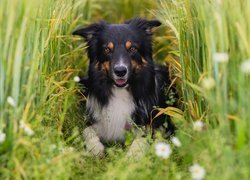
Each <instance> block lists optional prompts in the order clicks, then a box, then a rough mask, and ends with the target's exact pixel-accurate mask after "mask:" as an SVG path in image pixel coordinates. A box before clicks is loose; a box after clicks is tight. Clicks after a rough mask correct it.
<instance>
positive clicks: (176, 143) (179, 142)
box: [171, 137, 181, 147]
mask: <svg viewBox="0 0 250 180" xmlns="http://www.w3.org/2000/svg"><path fill="white" fill-rule="evenodd" d="M171 141H172V143H173V144H174V145H175V146H176V147H181V141H180V140H179V139H178V138H177V137H172V138H171Z"/></svg>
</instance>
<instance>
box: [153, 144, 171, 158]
mask: <svg viewBox="0 0 250 180" xmlns="http://www.w3.org/2000/svg"><path fill="white" fill-rule="evenodd" d="M171 153H172V150H171V148H170V145H169V144H166V143H163V142H160V143H157V144H156V145H155V154H156V155H157V156H159V157H162V158H164V159H167V158H168V157H169V156H170V154H171Z"/></svg>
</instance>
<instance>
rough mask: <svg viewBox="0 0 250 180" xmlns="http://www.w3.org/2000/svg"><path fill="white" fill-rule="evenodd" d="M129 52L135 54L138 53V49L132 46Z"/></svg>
mask: <svg viewBox="0 0 250 180" xmlns="http://www.w3.org/2000/svg"><path fill="white" fill-rule="evenodd" d="M129 51H130V52H132V53H135V52H137V48H136V47H134V46H132V47H131V48H129Z"/></svg>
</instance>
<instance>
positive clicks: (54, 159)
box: [0, 0, 250, 179]
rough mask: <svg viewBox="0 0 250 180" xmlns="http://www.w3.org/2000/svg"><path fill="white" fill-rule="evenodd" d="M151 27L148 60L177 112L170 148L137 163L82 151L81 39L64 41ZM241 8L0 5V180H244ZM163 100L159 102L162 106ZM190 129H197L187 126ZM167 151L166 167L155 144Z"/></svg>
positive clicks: (62, 2) (12, 0)
mask: <svg viewBox="0 0 250 180" xmlns="http://www.w3.org/2000/svg"><path fill="white" fill-rule="evenodd" d="M132 17H144V18H149V19H153V18H156V19H159V20H161V22H162V23H163V26H162V27H160V28H159V29H157V31H156V33H155V36H154V49H155V51H154V52H155V53H154V59H155V61H156V62H158V63H166V64H168V65H169V67H170V69H171V74H172V80H173V83H174V84H176V86H177V88H178V93H179V96H180V99H179V100H178V101H179V104H180V107H179V109H171V108H168V109H165V110H162V111H161V112H162V113H166V114H168V115H170V116H171V117H172V119H173V121H174V122H175V123H176V125H177V127H178V131H177V134H176V137H177V138H178V139H179V140H180V142H181V144H182V145H181V146H180V147H176V146H174V144H173V143H172V142H170V141H168V140H164V139H162V138H161V137H160V135H159V137H158V138H157V139H156V140H155V141H154V142H153V141H152V140H150V139H149V140H148V141H149V144H150V148H148V149H147V151H146V154H145V155H144V156H143V157H141V158H138V159H137V160H133V159H132V160H128V159H127V158H126V154H127V151H128V149H129V147H130V142H128V143H127V145H126V147H125V148H124V147H120V146H119V145H118V144H117V145H114V146H110V147H109V148H108V149H107V154H106V155H105V156H104V157H102V158H94V157H92V156H91V155H89V153H88V152H86V151H85V149H84V141H83V139H82V135H81V131H82V128H83V127H84V126H85V125H84V120H85V117H84V109H83V108H82V106H81V104H82V102H84V101H85V98H84V96H80V95H79V94H80V93H81V92H80V88H79V87H78V85H77V83H75V82H74V80H73V79H74V76H76V75H78V74H83V73H84V72H85V71H86V67H87V65H88V60H87V58H86V55H85V53H84V49H85V46H84V44H83V40H82V39H81V38H78V37H73V36H72V35H71V32H72V31H73V30H74V29H75V28H76V27H78V26H79V25H87V24H89V23H92V22H96V21H98V20H101V19H105V20H107V21H109V22H112V23H120V22H123V21H124V20H126V19H129V18H132ZM249 17H250V1H248V0H213V1H207V0H160V1H148V0H126V1H113V0H77V1H75V0H57V1H50V0H37V1H28V0H2V1H0V24H1V27H0V177H1V179H33V178H34V179H69V178H71V179H80V178H88V179H104V178H109V179H115V178H116V179H135V178H138V179H184V178H185V179H186V178H191V173H190V166H192V165H193V164H199V165H200V166H202V167H203V168H204V169H205V171H206V175H205V178H206V179H249V178H250V171H249V167H250V151H249V148H250V145H249V135H250V133H249V132H250V131H249V130H248V129H249V122H250V111H249V104H248V103H249V99H250V92H249V89H250V87H249V86H250V78H249V74H250V60H249V58H250V19H249ZM166 101H167V100H166ZM197 124H198V127H197ZM162 141H163V142H165V143H168V144H170V145H171V149H172V154H171V156H170V157H169V158H167V159H162V158H161V157H158V156H157V154H156V153H155V143H157V142H162Z"/></svg>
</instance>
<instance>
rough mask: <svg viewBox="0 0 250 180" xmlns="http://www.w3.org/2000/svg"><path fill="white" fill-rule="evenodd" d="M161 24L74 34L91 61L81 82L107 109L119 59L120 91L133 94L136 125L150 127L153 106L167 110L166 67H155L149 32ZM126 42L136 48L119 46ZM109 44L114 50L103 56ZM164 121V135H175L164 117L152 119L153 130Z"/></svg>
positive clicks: (97, 27) (103, 26) (101, 26)
mask: <svg viewBox="0 0 250 180" xmlns="http://www.w3.org/2000/svg"><path fill="white" fill-rule="evenodd" d="M160 24H161V23H160V22H159V21H157V20H151V21H148V20H144V19H140V18H136V19H132V20H130V21H127V22H125V23H124V24H119V25H117V24H108V23H106V22H100V23H95V24H92V25H90V26H88V27H85V28H80V29H78V30H76V31H74V33H73V34H74V35H80V36H82V37H84V38H85V40H86V42H87V46H88V48H87V52H88V57H89V59H90V63H89V70H88V76H87V77H85V78H84V79H82V81H81V82H82V83H83V84H84V86H85V87H86V88H87V93H88V95H89V96H94V97H96V99H97V100H98V102H99V103H100V104H101V105H102V106H105V105H107V104H108V102H109V99H110V97H111V96H112V91H111V88H112V87H113V86H114V84H115V83H114V75H113V74H114V72H113V69H114V67H115V66H116V64H117V61H118V59H119V57H121V55H122V58H123V61H124V63H125V64H126V67H127V69H128V78H127V83H126V87H122V88H127V89H128V90H129V91H130V92H131V93H132V96H133V98H134V102H135V105H136V110H135V112H134V113H133V114H132V119H133V121H134V122H135V123H136V124H137V125H146V124H150V123H151V122H150V121H151V119H152V117H151V115H152V116H154V115H155V114H157V110H154V111H153V109H154V107H155V106H156V107H162V108H164V107H166V106H167V105H166V97H165V93H164V88H165V86H166V85H169V84H170V82H169V74H168V69H167V67H165V66H161V65H155V64H154V62H153V59H152V29H153V28H154V27H157V26H159V25H160ZM128 40H129V41H130V42H132V46H135V50H134V49H126V48H124V47H123V46H122V45H124V44H125V43H126V41H128ZM108 42H113V43H114V46H115V47H114V49H113V50H112V52H111V53H110V54H105V53H104V51H105V49H104V48H106V47H107V43H108ZM130 50H131V52H130ZM132 50H133V51H132ZM134 51H135V52H134ZM132 60H133V61H135V64H136V65H137V66H138V67H139V68H140V69H139V70H138V71H135V69H133V67H132V64H131V62H132ZM143 61H144V62H143ZM145 61H146V62H145ZM105 62H108V64H109V68H110V69H109V71H108V72H104V71H103V70H102V69H101V68H100V67H98V65H100V64H103V63H105ZM152 112H153V113H152ZM89 117H90V120H91V121H93V122H94V121H95V119H94V118H93V117H92V114H89ZM166 121H167V123H168V127H167V130H166V131H167V133H168V134H169V135H170V134H172V133H174V129H175V127H174V125H173V124H172V123H171V121H170V119H169V118H168V117H166V116H165V115H161V116H159V117H158V118H156V119H154V121H153V124H152V127H153V128H159V127H161V126H163V124H164V122H166Z"/></svg>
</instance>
